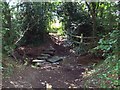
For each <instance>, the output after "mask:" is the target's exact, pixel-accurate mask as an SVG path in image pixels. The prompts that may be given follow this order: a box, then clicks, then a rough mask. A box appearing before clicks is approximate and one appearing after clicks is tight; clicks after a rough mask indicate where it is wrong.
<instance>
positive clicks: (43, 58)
mask: <svg viewBox="0 0 120 90" xmlns="http://www.w3.org/2000/svg"><path fill="white" fill-rule="evenodd" d="M37 59H40V60H41V59H42V60H46V59H48V56H41V57H40V56H39V57H37Z"/></svg>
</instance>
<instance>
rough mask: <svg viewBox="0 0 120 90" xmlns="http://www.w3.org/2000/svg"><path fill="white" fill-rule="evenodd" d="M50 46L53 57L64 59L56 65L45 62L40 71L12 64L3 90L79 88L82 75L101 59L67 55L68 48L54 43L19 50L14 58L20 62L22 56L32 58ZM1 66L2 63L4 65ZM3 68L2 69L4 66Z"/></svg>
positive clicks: (89, 56) (89, 55)
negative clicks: (53, 50)
mask: <svg viewBox="0 0 120 90" xmlns="http://www.w3.org/2000/svg"><path fill="white" fill-rule="evenodd" d="M50 45H52V46H53V47H54V48H55V50H56V51H55V55H59V56H64V57H65V58H64V59H63V61H60V62H59V63H55V64H53V63H49V62H45V63H43V64H41V65H40V67H36V68H35V67H32V66H31V64H28V65H27V66H25V65H21V64H15V67H14V68H13V72H12V74H11V75H9V76H7V77H4V75H3V80H2V82H3V85H2V87H3V88H46V87H51V86H52V88H81V87H83V86H82V85H81V81H82V80H83V79H82V78H83V74H82V73H83V72H85V70H87V69H88V67H89V68H90V66H91V65H92V64H93V63H97V62H99V61H100V60H101V59H100V58H98V57H95V56H93V55H91V54H86V55H83V56H76V55H74V54H73V53H70V52H69V51H70V47H69V48H68V47H67V48H65V47H63V46H60V45H57V44H55V43H48V44H45V45H42V46H40V47H29V46H25V47H19V48H18V49H16V52H15V53H14V55H16V57H17V58H21V59H23V56H24V54H25V55H26V56H27V57H32V58H35V57H36V56H38V55H40V54H41V53H42V51H43V50H44V49H46V48H49V46H50ZM4 65H5V63H4ZM5 67H6V66H5Z"/></svg>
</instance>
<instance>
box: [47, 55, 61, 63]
mask: <svg viewBox="0 0 120 90" xmlns="http://www.w3.org/2000/svg"><path fill="white" fill-rule="evenodd" d="M61 60H63V57H59V56H53V57H52V58H49V59H47V60H46V61H48V62H51V63H55V62H58V61H61Z"/></svg>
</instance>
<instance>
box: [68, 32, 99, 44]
mask: <svg viewBox="0 0 120 90" xmlns="http://www.w3.org/2000/svg"><path fill="white" fill-rule="evenodd" d="M67 35H69V36H71V37H73V38H78V39H80V40H79V41H80V42H79V41H73V42H74V43H76V44H81V43H83V44H85V45H89V44H95V43H96V41H97V40H98V38H97V37H84V36H83V34H81V35H80V36H78V35H73V34H70V33H67ZM84 39H90V40H94V41H92V42H89V43H88V42H87V43H85V42H84ZM90 40H89V41H90Z"/></svg>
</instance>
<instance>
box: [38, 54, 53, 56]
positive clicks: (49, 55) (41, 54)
mask: <svg viewBox="0 0 120 90" xmlns="http://www.w3.org/2000/svg"><path fill="white" fill-rule="evenodd" d="M40 56H46V57H50V56H51V55H50V54H41V55H40Z"/></svg>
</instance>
